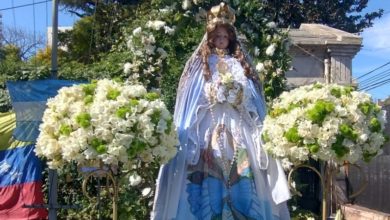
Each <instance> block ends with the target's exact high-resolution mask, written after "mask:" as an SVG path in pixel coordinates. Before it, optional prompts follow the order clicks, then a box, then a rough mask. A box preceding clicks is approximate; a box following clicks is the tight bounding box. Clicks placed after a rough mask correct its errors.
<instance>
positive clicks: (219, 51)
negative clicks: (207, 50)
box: [213, 48, 229, 58]
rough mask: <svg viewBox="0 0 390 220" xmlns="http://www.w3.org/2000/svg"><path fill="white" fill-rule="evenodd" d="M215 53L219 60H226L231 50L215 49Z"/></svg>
mask: <svg viewBox="0 0 390 220" xmlns="http://www.w3.org/2000/svg"><path fill="white" fill-rule="evenodd" d="M213 52H214V53H215V54H217V56H218V57H219V58H224V57H225V56H226V55H228V54H229V49H219V48H214V49H213Z"/></svg>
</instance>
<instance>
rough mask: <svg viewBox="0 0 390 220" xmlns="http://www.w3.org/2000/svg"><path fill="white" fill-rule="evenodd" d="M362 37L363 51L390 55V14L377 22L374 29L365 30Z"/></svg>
mask: <svg viewBox="0 0 390 220" xmlns="http://www.w3.org/2000/svg"><path fill="white" fill-rule="evenodd" d="M362 37H363V46H364V47H363V50H366V51H368V52H374V53H381V54H382V55H383V53H384V54H390V14H387V15H385V16H384V17H382V18H380V19H379V20H376V21H375V23H374V26H373V27H371V28H368V29H366V30H364V32H363V34H362ZM378 55H379V54H378Z"/></svg>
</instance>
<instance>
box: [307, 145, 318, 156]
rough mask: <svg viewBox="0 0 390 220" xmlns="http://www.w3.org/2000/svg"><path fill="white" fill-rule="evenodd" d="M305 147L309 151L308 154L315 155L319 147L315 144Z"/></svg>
mask: <svg viewBox="0 0 390 220" xmlns="http://www.w3.org/2000/svg"><path fill="white" fill-rule="evenodd" d="M306 147H307V148H308V149H309V151H310V153H312V154H315V153H317V152H318V151H319V150H320V145H319V144H317V143H314V144H307V145H306Z"/></svg>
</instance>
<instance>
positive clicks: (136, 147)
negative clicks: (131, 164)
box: [127, 139, 147, 157]
mask: <svg viewBox="0 0 390 220" xmlns="http://www.w3.org/2000/svg"><path fill="white" fill-rule="evenodd" d="M146 147H147V144H146V143H145V142H143V141H141V140H139V139H135V140H133V142H131V145H130V148H128V149H127V154H128V155H129V156H130V157H134V156H136V155H137V154H138V153H139V152H141V151H143V150H145V149H146Z"/></svg>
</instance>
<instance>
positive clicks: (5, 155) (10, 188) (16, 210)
mask: <svg viewBox="0 0 390 220" xmlns="http://www.w3.org/2000/svg"><path fill="white" fill-rule="evenodd" d="M15 127H16V118H15V114H14V113H11V112H9V113H0V195H1V196H0V219H46V218H47V211H46V210H45V209H37V208H25V207H24V206H25V205H31V204H43V193H42V163H41V161H40V160H39V159H38V158H37V157H36V156H35V153H34V151H33V149H34V145H33V144H32V143H31V142H22V141H18V140H13V139H12V132H13V131H14V129H15Z"/></svg>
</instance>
